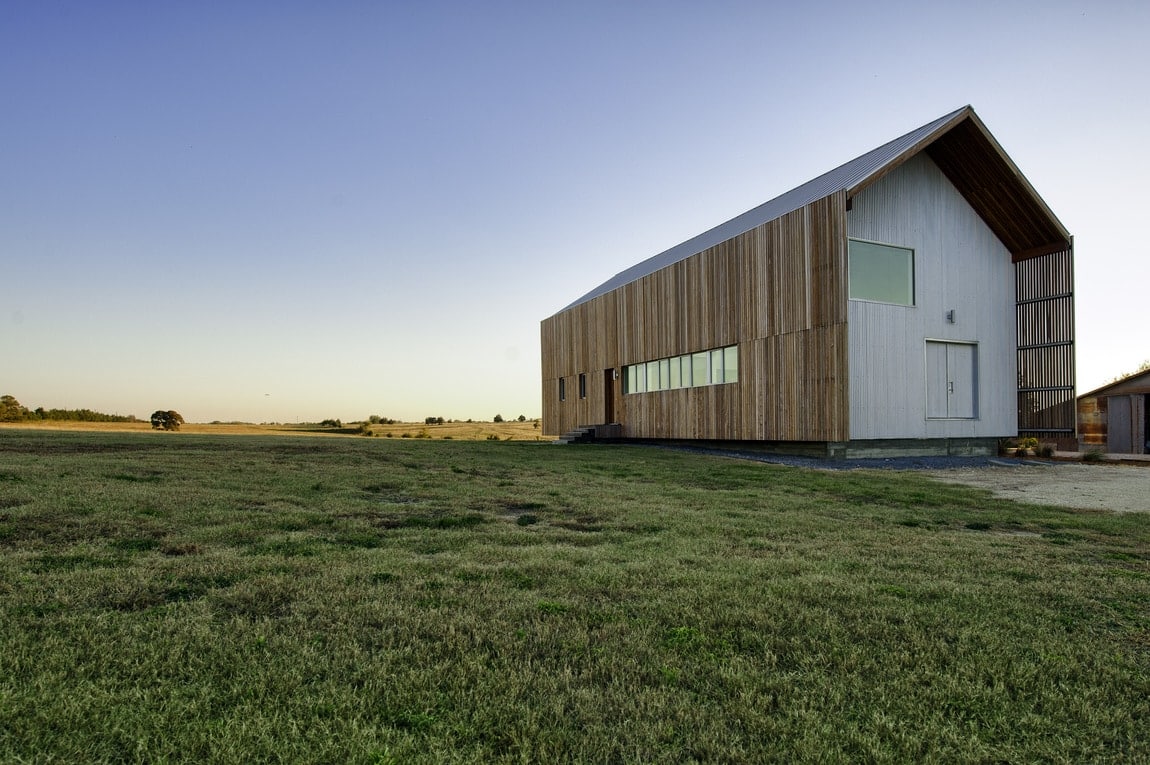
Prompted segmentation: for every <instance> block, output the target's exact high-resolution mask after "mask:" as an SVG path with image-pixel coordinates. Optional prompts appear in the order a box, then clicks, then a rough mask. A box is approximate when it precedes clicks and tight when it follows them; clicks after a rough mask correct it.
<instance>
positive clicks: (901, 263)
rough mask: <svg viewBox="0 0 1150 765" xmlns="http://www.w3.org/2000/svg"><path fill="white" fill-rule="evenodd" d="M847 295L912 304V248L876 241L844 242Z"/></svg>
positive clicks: (883, 301)
mask: <svg viewBox="0 0 1150 765" xmlns="http://www.w3.org/2000/svg"><path fill="white" fill-rule="evenodd" d="M847 259H848V261H849V263H848V269H847V270H848V272H849V277H850V299H851V300H870V301H873V302H876V303H892V304H894V305H914V250H911V249H908V248H906V247H895V246H893V245H889V244H879V243H877V242H863V241H860V240H858V239H851V240H848V242H847Z"/></svg>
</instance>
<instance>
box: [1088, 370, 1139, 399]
mask: <svg viewBox="0 0 1150 765" xmlns="http://www.w3.org/2000/svg"><path fill="white" fill-rule="evenodd" d="M1144 393H1150V369H1143V370H1142V371H1140V372H1135V373H1134V374H1130V375H1127V376H1126V377H1123V378H1121V379H1119V380H1115V381H1114V382H1109V383H1106V384H1105V385H1103V386H1102V387H1101V388H1095V389H1094V390H1092V391H1090V392H1089V393H1083V394H1082V395H1081V396H1079V397H1078V398H1079V399H1084V398H1099V397H1105V396H1127V395H1131V394H1133V395H1138V394H1144Z"/></svg>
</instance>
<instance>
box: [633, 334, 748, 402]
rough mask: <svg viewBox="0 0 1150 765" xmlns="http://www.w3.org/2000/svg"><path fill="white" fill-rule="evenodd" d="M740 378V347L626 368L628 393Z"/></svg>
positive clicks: (714, 383) (726, 381)
mask: <svg viewBox="0 0 1150 765" xmlns="http://www.w3.org/2000/svg"><path fill="white" fill-rule="evenodd" d="M738 381H739V346H737V345H728V346H727V347H726V348H715V349H713V350H709V351H699V352H698V353H687V354H684V355H682V356H672V357H671V358H668V359H657V360H655V361H648V362H645V363H642V364H628V365H627V366H625V367H623V392H624V393H649V392H652V391H658V390H674V389H675V388H698V387H701V386H703V385H722V384H724V383H733V382H738Z"/></svg>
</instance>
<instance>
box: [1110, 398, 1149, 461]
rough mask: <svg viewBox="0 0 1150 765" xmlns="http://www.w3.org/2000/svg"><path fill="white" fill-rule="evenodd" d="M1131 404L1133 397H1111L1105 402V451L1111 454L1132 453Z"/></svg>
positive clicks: (1132, 421)
mask: <svg viewBox="0 0 1150 765" xmlns="http://www.w3.org/2000/svg"><path fill="white" fill-rule="evenodd" d="M1133 403H1134V396H1111V397H1110V398H1109V400H1107V402H1106V451H1108V452H1110V453H1111V454H1132V453H1134V427H1133V426H1134V422H1135V419H1134V411H1133V409H1134V407H1133V406H1132V404H1133ZM1140 452H1141V449H1139V453H1140Z"/></svg>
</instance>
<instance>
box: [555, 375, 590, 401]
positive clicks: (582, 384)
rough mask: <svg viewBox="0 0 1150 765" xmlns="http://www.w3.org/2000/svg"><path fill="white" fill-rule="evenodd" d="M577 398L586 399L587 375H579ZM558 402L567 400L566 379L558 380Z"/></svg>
mask: <svg viewBox="0 0 1150 765" xmlns="http://www.w3.org/2000/svg"><path fill="white" fill-rule="evenodd" d="M579 398H587V375H586V374H583V373H580V374H579ZM559 400H560V401H566V400H567V380H566V378H563V377H560V378H559Z"/></svg>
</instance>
